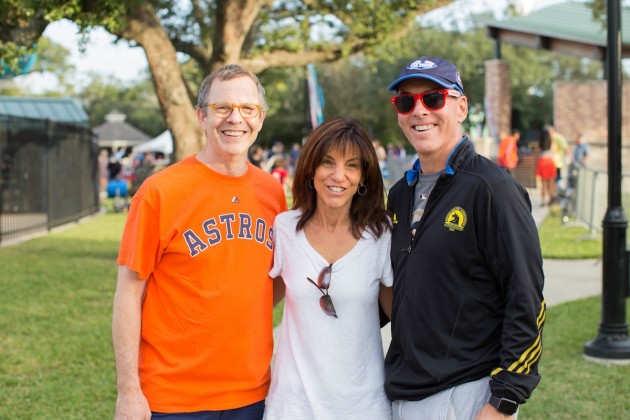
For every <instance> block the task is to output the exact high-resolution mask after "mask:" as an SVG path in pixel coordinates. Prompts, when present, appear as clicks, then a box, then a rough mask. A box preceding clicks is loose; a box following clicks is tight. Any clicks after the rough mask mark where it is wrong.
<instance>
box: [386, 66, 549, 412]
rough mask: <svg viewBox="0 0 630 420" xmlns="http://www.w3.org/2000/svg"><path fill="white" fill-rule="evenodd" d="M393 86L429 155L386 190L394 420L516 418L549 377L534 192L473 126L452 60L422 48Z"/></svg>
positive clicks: (401, 112)
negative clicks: (474, 137) (544, 365)
mask: <svg viewBox="0 0 630 420" xmlns="http://www.w3.org/2000/svg"><path fill="white" fill-rule="evenodd" d="M389 90H392V91H395V92H396V96H394V97H393V98H392V103H393V104H394V108H395V109H396V112H397V114H398V123H399V125H400V127H401V129H402V131H403V133H404V134H405V136H406V137H407V140H408V141H409V143H410V144H411V145H412V146H413V147H414V149H415V150H416V152H417V153H418V157H419V159H418V160H417V161H416V162H415V164H414V166H413V169H411V170H409V171H407V172H406V173H405V177H404V178H403V179H401V180H400V181H398V182H397V183H396V184H395V185H394V186H393V187H392V188H391V190H390V193H389V200H388V206H389V209H390V210H391V211H392V212H393V222H394V230H393V236H392V247H391V258H392V264H393V268H394V301H393V311H392V342H391V346H390V348H389V351H388V353H387V356H386V360H385V369H386V381H385V389H386V392H387V395H388V397H389V398H390V399H391V400H392V401H393V414H394V419H395V420H396V419H400V420H406V419H416V418H430V419H473V418H479V419H489V418H506V416H507V418H513V417H510V416H515V415H516V413H517V411H518V407H519V404H523V403H525V401H526V400H527V398H529V396H530V395H531V393H532V391H533V390H534V388H535V387H536V385H537V384H538V382H539V381H540V376H539V374H538V361H539V358H540V355H541V352H542V328H543V324H544V320H545V301H544V298H543V294H542V290H543V282H544V275H543V270H542V257H541V252H540V243H539V240H538V231H537V229H536V225H535V223H534V220H533V218H532V216H531V203H530V200H529V196H528V194H527V191H526V190H525V189H524V188H523V187H522V186H520V185H519V184H518V183H517V182H516V181H515V180H514V178H513V177H512V176H511V175H509V174H508V173H507V172H506V171H505V170H504V169H502V168H500V167H499V166H498V165H496V164H495V163H493V162H491V161H490V160H488V159H486V158H484V157H482V156H480V155H478V154H477V153H476V152H475V150H474V147H473V145H472V143H471V142H470V140H469V139H468V138H467V137H466V136H465V135H463V132H462V122H463V121H464V120H465V119H466V116H467V114H468V101H467V98H466V96H465V94H464V87H463V84H462V82H461V78H460V74H459V71H458V70H457V68H456V67H455V66H454V65H453V64H452V63H450V62H448V61H446V60H444V59H441V58H437V57H421V58H419V59H418V60H415V61H413V62H412V63H410V64H408V65H407V66H406V67H405V68H403V69H402V71H401V73H400V76H399V77H398V78H397V79H396V80H395V81H394V82H393V83H392V84H391V85H390V86H389Z"/></svg>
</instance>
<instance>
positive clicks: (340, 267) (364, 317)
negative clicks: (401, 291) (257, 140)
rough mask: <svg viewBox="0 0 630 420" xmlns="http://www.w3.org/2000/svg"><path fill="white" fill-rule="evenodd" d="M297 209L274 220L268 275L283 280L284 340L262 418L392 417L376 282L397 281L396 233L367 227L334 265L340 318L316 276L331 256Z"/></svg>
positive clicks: (364, 419) (332, 291)
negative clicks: (327, 305)
mask: <svg viewBox="0 0 630 420" xmlns="http://www.w3.org/2000/svg"><path fill="white" fill-rule="evenodd" d="M299 215H300V213H299V212H298V211H295V210H291V211H288V212H285V213H282V214H280V215H278V216H277V217H276V220H275V222H274V242H275V246H274V265H273V268H272V269H271V271H270V273H269V274H270V276H271V277H272V278H273V277H277V276H282V278H283V279H284V282H285V285H286V295H285V304H284V315H283V319H282V327H281V334H280V343H279V346H278V351H277V354H276V359H275V365H274V370H273V373H272V377H271V388H270V391H269V396H268V397H267V402H266V409H265V419H269V420H272V419H282V420H286V419H291V420H294V419H317V420H326V419H335V420H337V419H344V420H346V419H361V420H369V419H374V420H383V419H390V418H391V409H390V402H389V400H388V399H387V397H386V395H385V391H384V389H383V382H384V373H383V346H382V343H381V333H380V325H379V315H378V293H379V285H380V284H381V283H382V284H384V285H386V286H391V285H392V282H393V275H392V268H391V263H390V257H389V250H390V246H391V233H390V232H386V233H385V234H383V235H382V236H381V237H380V238H378V239H375V238H374V237H373V236H372V235H371V234H369V233H368V232H365V233H364V234H363V237H362V238H361V239H360V240H359V241H358V242H357V243H356V245H355V246H354V248H352V250H350V251H349V252H348V253H347V254H345V255H344V256H343V257H341V258H340V259H339V260H337V261H336V262H335V263H334V264H333V266H332V275H331V282H330V288H329V289H328V292H329V294H330V296H331V298H332V301H333V304H334V306H335V310H336V312H337V315H338V318H334V317H332V316H329V315H326V314H325V313H324V311H323V310H322V309H321V308H320V306H319V298H320V297H321V296H322V292H321V291H320V290H319V289H318V288H317V287H315V286H314V285H313V284H311V283H310V282H309V281H307V279H306V278H307V277H310V278H311V279H313V280H314V281H315V282H317V277H318V275H319V273H320V272H321V270H322V269H323V268H324V267H326V266H328V265H329V263H328V262H327V261H326V259H325V258H324V257H322V256H321V255H320V254H319V253H318V252H317V251H316V250H315V249H314V248H313V247H312V246H311V245H310V244H309V242H308V240H307V238H306V236H305V235H304V231H303V230H300V231H299V232H296V231H295V226H296V224H297V221H298V218H299Z"/></svg>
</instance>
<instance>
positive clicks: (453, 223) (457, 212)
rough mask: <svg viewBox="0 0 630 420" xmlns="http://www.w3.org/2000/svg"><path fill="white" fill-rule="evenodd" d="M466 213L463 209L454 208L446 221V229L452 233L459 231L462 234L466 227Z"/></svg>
mask: <svg viewBox="0 0 630 420" xmlns="http://www.w3.org/2000/svg"><path fill="white" fill-rule="evenodd" d="M466 220H467V216H466V212H465V211H464V209H463V208H461V207H453V208H452V209H451V210H450V211H449V212H448V214H447V215H446V218H445V219H444V227H446V228H448V230H450V231H451V232H453V231H456V230H459V231H460V232H461V231H463V230H464V227H466Z"/></svg>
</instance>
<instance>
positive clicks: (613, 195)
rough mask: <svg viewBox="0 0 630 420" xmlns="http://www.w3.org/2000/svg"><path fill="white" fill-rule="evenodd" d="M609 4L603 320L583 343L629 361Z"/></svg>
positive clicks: (588, 353) (617, 65)
mask: <svg viewBox="0 0 630 420" xmlns="http://www.w3.org/2000/svg"><path fill="white" fill-rule="evenodd" d="M606 3H607V6H606V7H607V17H608V43H607V48H606V70H607V75H608V209H607V210H606V215H605V216H604V220H603V222H602V226H603V264H602V265H603V268H602V269H603V273H602V279H603V283H602V320H601V322H600V324H599V331H598V334H597V337H596V338H595V339H593V340H591V341H589V342H587V343H586V344H585V345H584V355H585V357H587V358H588V359H594V360H595V361H597V360H599V359H605V360H611V361H618V362H622V361H628V362H630V339H629V338H628V324H627V322H626V301H625V300H626V297H627V289H628V284H627V283H628V281H629V279H628V259H627V253H626V230H627V227H628V221H627V219H626V215H625V213H624V210H623V207H622V205H621V179H622V178H621V94H620V92H621V87H622V84H621V61H620V57H621V7H620V0H609V1H607V2H606Z"/></svg>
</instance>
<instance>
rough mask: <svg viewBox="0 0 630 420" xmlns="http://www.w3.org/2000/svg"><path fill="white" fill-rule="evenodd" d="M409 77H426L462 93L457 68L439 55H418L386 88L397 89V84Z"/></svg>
mask: <svg viewBox="0 0 630 420" xmlns="http://www.w3.org/2000/svg"><path fill="white" fill-rule="evenodd" d="M409 79H427V80H431V81H433V82H435V83H437V84H438V85H440V86H443V87H445V88H446V89H455V90H457V91H459V92H460V93H462V94H464V85H463V84H462V78H461V76H460V75H459V70H457V67H455V66H454V65H453V64H452V63H451V62H450V61H447V60H444V59H443V58H439V57H420V58H418V59H417V60H414V61H412V62H411V63H409V64H407V65H406V66H405V67H404V68H403V69H402V71H401V72H400V75H399V76H398V78H397V79H396V80H394V81H393V82H392V84H391V85H389V87H388V88H387V89H388V90H393V91H398V85H400V83H401V82H404V81H405V80H409Z"/></svg>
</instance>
